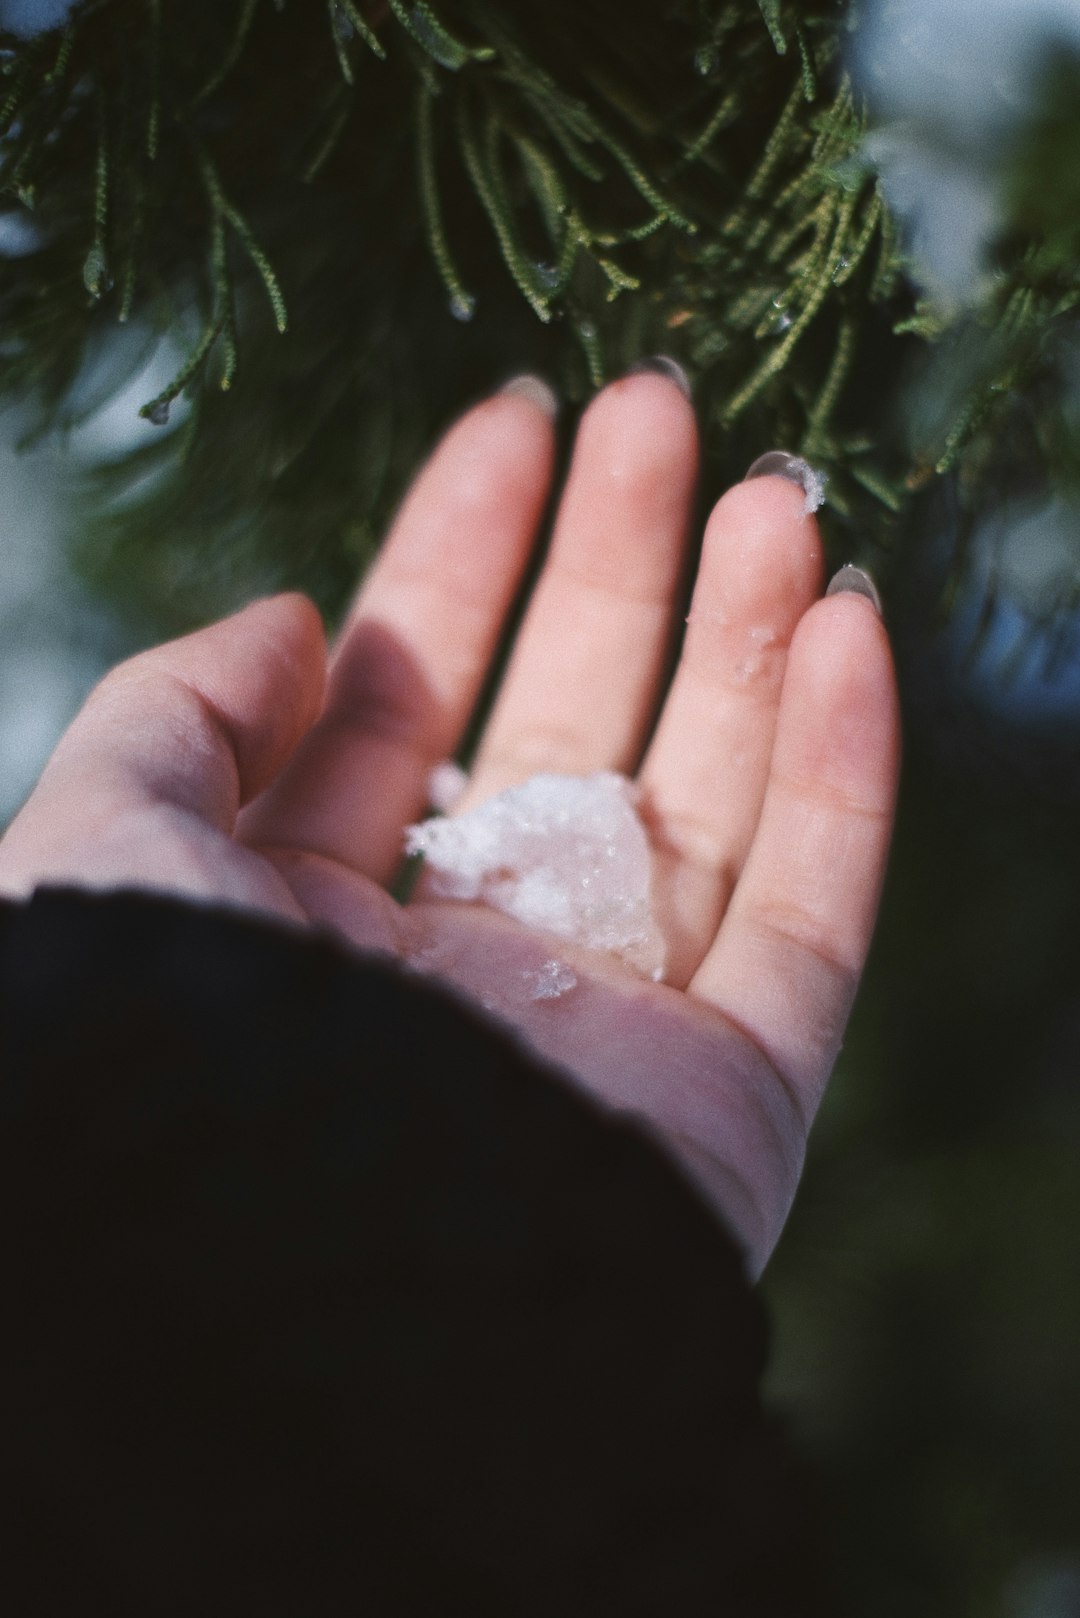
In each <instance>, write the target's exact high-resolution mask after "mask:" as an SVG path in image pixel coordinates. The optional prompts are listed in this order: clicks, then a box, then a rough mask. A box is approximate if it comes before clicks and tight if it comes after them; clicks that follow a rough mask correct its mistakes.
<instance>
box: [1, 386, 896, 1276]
mask: <svg viewBox="0 0 1080 1618" xmlns="http://www.w3.org/2000/svg"><path fill="white" fill-rule="evenodd" d="M546 403H547V402H546V399H545V396H544V392H543V390H542V388H540V387H539V386H538V385H537V384H534V383H532V382H531V381H529V380H526V381H524V382H523V383H519V384H516V385H513V386H511V387H510V388H508V389H507V390H504V391H503V392H502V393H500V394H497V395H496V396H495V397H494V398H492V399H489V400H487V401H486V402H484V403H483V404H481V405H478V406H477V407H476V408H475V409H473V410H472V411H470V412H469V413H468V414H467V415H466V416H465V417H463V418H462V420H460V421H459V422H458V423H457V424H456V425H455V426H454V427H453V428H452V429H451V430H450V432H449V433H448V434H447V435H446V437H445V438H444V440H443V441H442V443H441V444H440V445H439V447H438V448H437V450H436V451H435V453H434V455H433V456H432V458H431V459H430V461H429V462H428V464H427V465H426V467H425V468H424V469H423V471H422V472H421V474H420V476H419V477H418V479H417V481H416V483H415V484H414V486H413V488H412V490H411V491H410V493H409V495H408V497H407V499H406V501H405V503H404V505H403V507H402V510H401V512H400V514H399V516H398V518H397V521H396V522H395V525H394V528H393V531H392V532H391V534H390V536H389V538H388V540H387V542H386V545H385V546H384V547H383V550H382V552H381V553H380V556H379V558H378V561H377V562H376V564H375V566H374V567H373V569H372V570H371V572H370V573H369V575H368V577H367V579H366V580H365V582H364V585H363V587H362V589H361V591H360V594H359V597H358V599H357V602H356V604H355V606H354V608H353V610H352V612H351V614H350V616H349V618H348V620H347V622H346V624H345V625H344V628H343V630H342V632H341V635H340V637H339V640H338V643H337V646H336V648H335V650H334V652H333V655H332V657H331V659H330V662H329V669H327V658H326V651H325V646H324V642H323V637H322V629H321V625H320V623H319V620H318V617H317V614H316V613H315V610H314V608H313V607H312V606H311V605H310V603H308V602H306V601H305V600H304V598H302V597H299V596H283V597H278V598H275V599H273V600H270V601H263V602H258V603H256V604H255V605H254V606H252V607H249V608H248V609H246V611H244V612H242V613H239V614H237V615H236V616H235V617H233V618H231V619H227V620H225V621H224V622H222V623H220V624H217V625H214V626H212V627H211V628H209V629H206V630H202V631H200V632H198V633H197V634H195V635H191V636H188V637H186V638H185V639H183V640H180V641H176V642H173V643H172V644H170V645H167V646H163V647H160V648H157V649H156V650H154V651H152V652H148V653H145V654H143V655H142V656H141V657H138V658H134V659H132V660H131V661H130V662H128V663H126V664H124V665H122V666H121V667H120V668H118V669H117V670H114V671H113V673H112V674H110V675H109V676H107V678H106V679H105V680H104V681H103V682H102V684H101V685H100V686H99V687H98V688H97V690H96V691H95V692H94V693H93V695H92V696H91V698H90V700H89V702H88V703H87V705H86V707H85V708H84V710H83V712H82V714H81V715H80V716H79V718H78V719H77V720H76V721H75V723H74V724H73V726H72V727H71V729H70V730H69V732H68V733H67V735H66V736H65V738H64V739H63V741H62V742H61V744H60V746H59V747H58V749H57V751H56V753H55V754H54V756H53V759H52V760H51V762H50V764H49V766H48V767H47V769H46V771H45V773H44V775H43V776H42V779H41V782H40V783H39V785H38V787H37V789H36V790H35V792H34V794H33V795H32V797H31V798H30V800H29V802H28V803H27V805H26V807H25V808H24V809H23V811H22V813H21V814H20V815H19V816H18V817H17V819H16V820H15V822H14V823H13V825H12V827H11V828H10V829H9V832H8V834H7V835H6V837H5V838H4V840H3V842H2V843H0V890H2V891H4V892H7V893H12V894H20V893H26V892H28V891H30V890H31V889H32V888H33V887H35V886H37V885H39V884H41V883H46V882H59V881H66V882H75V883H78V884H81V885H84V886H92V887H119V886H124V885H139V886H143V887H153V888H157V889H161V890H165V891H171V892H178V893H182V894H186V895H188V896H192V897H197V898H204V899H210V900H219V901H222V902H226V903H229V904H234V905H240V906H244V907H248V908H253V909H258V910H260V911H263V912H266V913H270V914H273V915H276V916H278V917H281V918H283V919H286V920H288V921H291V922H294V923H300V924H309V923H317V924H321V925H326V926H330V927H333V928H334V929H336V930H337V931H338V932H340V933H341V934H343V935H344V936H345V937H346V938H348V939H349V940H350V941H351V942H352V943H354V944H356V945H359V946H361V947H364V948H374V949H378V950H382V951H389V952H392V953H393V954H395V955H396V956H397V957H398V958H399V959H401V960H402V961H403V963H405V964H406V965H407V966H409V967H411V968H413V969H416V970H418V971H422V972H426V973H429V974H433V975H434V976H436V977H438V978H441V979H443V980H446V981H448V982H450V983H452V984H454V985H455V986H456V987H458V988H459V989H461V990H463V991H464V992H466V993H467V994H468V995H469V996H471V997H472V998H474V999H476V1000H477V1001H479V1002H481V1003H482V1004H483V1005H484V1006H485V1007H486V1008H487V1009H488V1010H489V1011H491V1012H493V1013H494V1014H496V1015H498V1016H500V1017H501V1018H503V1019H504V1020H507V1021H509V1022H511V1023H512V1024H513V1025H514V1026H515V1027H517V1028H518V1029H519V1030H520V1032H521V1034H522V1035H523V1036H524V1038H525V1039H526V1040H527V1041H528V1042H529V1043H530V1044H532V1045H533V1046H534V1047H535V1048H537V1049H538V1050H539V1051H541V1052H542V1053H543V1055H544V1056H546V1057H547V1058H549V1059H550V1060H552V1061H553V1062H555V1063H557V1064H558V1065H559V1066H560V1067H562V1068H563V1069H564V1070H565V1071H567V1072H568V1073H569V1074H571V1075H573V1076H574V1077H575V1078H576V1079H577V1080H578V1081H580V1082H581V1083H582V1084H583V1085H585V1086H586V1087H587V1088H588V1089H590V1090H591V1091H592V1092H593V1093H594V1094H595V1095H597V1096H598V1097H599V1098H601V1099H602V1100H603V1101H605V1102H607V1103H610V1104H611V1105H613V1106H616V1107H619V1108H623V1109H627V1110H630V1111H633V1112H635V1113H637V1114H639V1115H640V1116H641V1117H642V1118H643V1119H645V1120H646V1121H647V1122H648V1123H649V1125H650V1126H651V1127H652V1128H654V1129H655V1130H656V1131H657V1132H658V1133H659V1135H660V1136H661V1138H662V1139H663V1140H664V1141H665V1142H666V1143H668V1145H669V1146H670V1148H671V1149H672V1150H673V1151H674V1152H675V1153H676V1154H677V1156H678V1157H679V1158H680V1160H681V1161H682V1162H683V1163H684V1165H685V1166H686V1167H687V1168H688V1170H689V1171H690V1172H691V1174H692V1175H693V1176H694V1178H695V1179H696V1180H697V1181H698V1183H699V1184H700V1185H701V1186H702V1187H703V1188H704V1189H705V1191H706V1192H707V1194H708V1195H709V1196H710V1197H711V1198H712V1199H713V1201H714V1202H715V1204H716V1205H717V1206H718V1208H719V1209H720V1211H721V1212H722V1214H723V1215H724V1217H725V1218H726V1219H727V1221H728V1223H729V1224H730V1225H731V1227H732V1228H733V1229H734V1231H735V1232H736V1234H737V1235H738V1236H739V1237H740V1239H741V1240H742V1242H743V1244H744V1246H745V1248H746V1250H747V1253H748V1255H749V1259H750V1262H751V1264H752V1266H753V1268H754V1269H759V1268H760V1267H761V1265H762V1264H763V1263H764V1262H765V1259H766V1258H767V1256H768V1254H769V1252H770V1251H771V1248H772V1246H773V1244H774V1243H775V1240H776V1238H777V1235H778V1234H779V1231H780V1228H781V1225H782V1223H783V1220H784V1218H785V1216H786V1213H787V1210H788V1207H789V1205H790V1202H791V1198H792V1196H793V1194H794V1191H795V1186H796V1184H797V1181H798V1175H799V1170H800V1167H801V1163H802V1156H803V1150H804V1147H805V1141H806V1134H807V1131H808V1129H809V1125H810V1122H811V1120H812V1117H813V1114H814V1111H815V1109H816V1106H817V1104H818V1101H819V1099H820V1096H821V1093H822V1090H823V1088H824V1085H825V1081H826V1079H827V1078H828V1075H829V1072H830V1070H831V1067H832V1064H833V1062H834V1060H835V1056H836V1052H837V1049H838V1047H839V1043H840V1039H841V1036H842V1032H843V1029H844V1025H845V1023H846V1020H847V1017H848V1013H849V1011H850V1007H851V1001H852V998H853V995H854V992H855V988H856V985H857V982H858V978H859V974H860V972H861V969H862V964H863V960H864V957H865V954H866V949H867V946H868V943H869V939H870V933H871V929H872V925H873V918H874V914H875V911H876V906H877V900H878V894H879V890H880V884H881V878H882V873H883V868H884V862H885V856H886V851H887V846H888V840H889V834H890V829H891V822H892V812H893V800H894V794H895V782H896V772H897V760H898V750H899V744H898V727H897V717H896V698H895V687H894V680H893V674H892V665H891V660H890V656H889V650H888V643H887V639H886V636H885V632H884V628H883V626H882V623H881V620H880V618H879V616H878V613H877V611H876V610H875V608H874V606H873V605H872V604H871V602H870V601H868V600H867V599H866V598H865V597H864V596H863V595H860V594H858V593H857V592H844V593H840V594H835V595H830V596H828V597H827V598H824V599H819V598H820V595H821V587H822V578H821V570H822V559H821V549H820V542H819V538H818V534H817V528H816V524H815V522H814V520H813V518H812V517H809V516H807V515H806V514H805V512H804V509H803V507H804V502H803V495H802V492H801V491H800V490H799V489H798V488H796V487H795V486H794V485H793V484H792V483H790V482H788V481H785V480H784V479H782V478H778V477H762V478H755V479H754V480H753V481H750V482H747V483H744V484H741V485H739V486H738V487H737V488H735V489H733V490H732V491H730V492H729V493H728V494H727V495H726V496H725V497H724V499H723V500H721V501H720V503H719V504H718V506H717V507H716V508H715V510H714V511H713V513H712V515H711V517H710V518H709V521H708V524H707V527H706V531H705V537H704V542H703V545H702V546H701V550H700V563H699V567H698V574H697V579H696V583H695V585H694V589H693V595H692V600H691V605H690V614H689V622H688V626H687V629H686V634H685V639H684V640H683V643H682V647H681V653H680V655H679V657H678V659H677V662H676V663H675V667H674V672H672V667H671V665H672V652H673V649H674V648H675V646H676V644H677V640H678V635H677V631H678V630H679V629H680V628H681V627H682V626H681V617H682V615H683V614H684V612H685V607H684V585H685V579H686V568H687V563H688V559H689V557H690V556H691V555H692V554H697V547H696V546H694V545H693V543H692V541H693V538H694V536H693V535H692V533H691V531H690V515H691V509H692V503H693V495H694V486H695V480H696V475H697V453H698V452H697V436H696V429H695V424H694V418H693V412H692V410H691V407H690V405H689V403H688V402H687V400H686V398H685V396H684V394H683V392H682V391H681V389H680V388H679V387H678V385H677V384H676V383H675V382H674V381H673V380H672V379H671V377H670V376H668V375H665V374H663V373H662V372H659V371H652V372H641V373H638V374H634V375H632V376H630V377H627V378H625V379H624V380H623V381H621V382H617V383H614V384H612V385H611V386H610V387H608V388H606V389H605V390H604V391H603V392H602V393H601V394H600V395H599V396H598V397H597V399H596V400H594V402H593V403H592V405H591V406H590V408H589V410H588V411H587V412H586V414H585V416H584V418H583V421H582V425H581V428H580V430H579V434H578V440H577V444H576V447H575V451H574V456H573V461H572V465H571V469H570V473H569V476H568V479H567V484H566V487H565V490H564V491H563V493H562V497H561V501H560V504H559V508H558V513H557V516H556V520H555V525H554V532H553V537H552V541H551V545H550V549H549V552H548V555H547V557H546V559H545V562H544V566H543V568H542V570H541V571H540V573H539V576H538V579H537V582H536V584H535V587H534V589H533V591H532V594H531V597H530V600H529V605H528V609H527V611H526V613H525V616H524V619H523V622H522V626H521V629H520V631H519V633H518V635H517V637H516V640H515V643H514V648H513V652H512V656H511V658H510V661H509V664H508V667H507V670H506V673H505V675H504V677H503V680H502V683H501V686H500V689H499V693H498V696H497V698H496V700H495V702H494V705H493V708H492V711H491V716H490V719H489V720H488V722H487V725H486V727H485V730H484V733H483V735H482V737H481V740H480V743H479V745H478V748H477V751H476V756H475V760H474V764H473V769H472V775H471V780H470V786H469V790H468V795H467V800H466V804H465V805H463V807H465V806H467V805H471V804H475V803H477V802H479V801H482V800H483V799H485V798H487V797H489V796H491V795H492V794H493V793H496V792H498V791H501V790H502V789H503V788H505V787H507V786H509V785H511V784H514V783H516V782H519V781H521V780H524V779H525V778H527V777H529V776H531V775H533V774H536V773H538V772H541V771H543V772H561V773H567V774H574V775H582V774H589V773H592V772H594V771H597V770H602V769H607V770H618V771H623V772H626V773H627V774H630V775H633V776H635V777H636V779H637V782H638V784H639V787H640V790H641V805H642V809H641V812H642V818H643V820H644V822H645V824H646V826H647V829H648V831H649V834H650V837H651V839H652V844H653V849H654V853H655V856H656V881H655V899H656V911H657V915H658V918H659V920H660V923H661V926H662V928H663V931H664V934H665V937H666V940H667V946H668V968H667V972H666V981H665V982H664V983H662V984H654V983H651V982H646V981H645V980H643V979H642V978H640V977H638V976H636V975H635V974H634V973H633V972H632V971H631V970H630V969H629V968H626V967H624V966H623V965H622V964H621V963H620V962H618V961H617V960H615V959H613V958H611V957H606V956H599V955H595V954H590V953H589V952H586V951H583V950H581V949H575V948H573V947H572V946H570V945H568V944H566V943H564V942H562V941H561V940H560V941H558V942H557V943H555V944H553V942H552V940H550V939H545V938H544V937H541V936H539V935H537V934H535V933H533V932H531V931H529V930H528V929H526V928H524V927H522V926H520V925H518V924H517V923H515V922H513V921H512V920H510V919H509V918H507V917H505V916H502V915H499V914H497V913H495V912H493V911H491V910H489V909H486V908H485V907H483V906H479V905H468V904H461V903H451V902H447V901H442V900H437V899H432V898H430V897H424V895H423V888H422V885H421V890H420V895H419V896H418V897H416V898H415V899H414V900H413V901H411V902H410V903H409V904H408V905H406V906H404V907H402V906H399V905H397V904H396V903H395V902H394V901H393V900H392V899H391V898H390V896H389V894H388V892H387V889H386V884H388V883H389V882H390V881H391V880H392V878H393V876H394V874H395V872H396V870H397V869H398V866H399V863H400V859H401V849H402V832H403V828H404V827H405V825H406V824H408V823H409V822H411V821H414V820H416V819H417V818H418V817H419V816H420V815H421V814H422V813H423V811H424V808H425V800H426V792H427V782H428V777H429V774H430V771H431V768H432V765H433V764H434V763H436V762H437V761H438V760H440V759H443V758H446V757H448V756H450V755H452V754H453V753H454V752H455V750H456V749H457V748H458V747H459V745H460V742H461V738H462V736H463V733H464V732H465V730H466V727H467V726H468V723H469V720H470V717H471V715H472V713H473V711H474V709H475V707H476V705H477V702H478V700H479V698H480V695H481V691H482V688H483V686H484V683H485V680H486V678H487V676H488V674H489V671H490V666H491V663H492V660H493V658H494V656H495V654H496V649H497V647H498V645H499V643H500V640H501V638H502V636H503V632H504V628H505V624H506V620H507V616H508V614H509V612H510V611H511V608H512V605H513V603H514V600H515V598H516V596H517V595H518V593H519V591H520V587H521V585H522V581H523V578H524V575H525V573H526V570H527V568H528V566H529V563H530V559H531V556H532V553H533V550H534V546H535V543H536V539H537V533H538V530H539V528H540V525H541V522H542V518H543V514H544V511H545V508H546V505H547V502H548V500H549V497H550V493H551V484H552V478H553V462H554V431H553V424H552V420H551V412H550V410H549V409H548V408H546ZM552 954H556V955H557V956H558V958H559V960H560V961H565V962H568V963H569V964H570V965H571V966H572V967H573V971H574V973H575V975H576V978H577V984H576V987H575V988H574V989H573V991H572V992H571V993H568V994H566V995H563V996H562V997H560V998H558V999H552V1000H543V999H539V1000H538V999H536V998H534V997H533V996H532V995H531V994H530V992H529V988H528V984H529V981H530V974H531V973H534V972H535V971H537V970H538V969H539V968H540V967H541V966H542V965H543V963H544V962H545V961H546V960H548V959H549V958H550V957H551V955H552Z"/></svg>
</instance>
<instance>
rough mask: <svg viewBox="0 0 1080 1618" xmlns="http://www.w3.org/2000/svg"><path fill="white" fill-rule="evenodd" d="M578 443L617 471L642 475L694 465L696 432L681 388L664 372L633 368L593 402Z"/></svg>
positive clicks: (691, 411)
mask: <svg viewBox="0 0 1080 1618" xmlns="http://www.w3.org/2000/svg"><path fill="white" fill-rule="evenodd" d="M580 432H581V437H582V440H583V441H588V443H589V447H590V449H592V450H597V449H599V450H601V451H603V452H606V453H607V455H608V457H609V458H613V459H614V460H615V462H616V464H617V466H619V467H620V468H621V467H623V466H625V467H626V468H627V470H628V471H632V472H636V473H639V474H640V473H641V472H643V471H647V470H649V469H653V468H655V469H657V470H661V469H663V470H666V469H667V468H668V467H670V466H671V465H672V463H673V462H677V463H680V464H684V465H685V464H686V462H687V460H688V459H691V460H692V463H693V465H694V467H695V468H696V465H697V455H698V430H697V417H696V415H695V413H694V407H693V404H692V403H691V401H690V397H689V394H688V392H687V391H686V390H685V388H684V387H683V386H682V385H681V384H680V383H679V382H678V381H677V380H676V379H675V378H674V377H673V376H671V375H670V374H669V373H668V372H667V371H665V370H658V369H655V368H653V367H651V366H650V367H648V368H645V369H639V368H635V369H634V370H633V371H631V372H629V373H628V374H627V375H626V376H624V377H620V378H619V380H618V381H615V382H609V383H608V385H607V387H605V388H603V389H601V391H600V392H599V393H598V394H597V395H596V397H595V398H594V399H593V400H592V401H591V403H590V404H589V406H588V408H587V409H586V411H585V414H584V415H583V417H582V421H581V429H580Z"/></svg>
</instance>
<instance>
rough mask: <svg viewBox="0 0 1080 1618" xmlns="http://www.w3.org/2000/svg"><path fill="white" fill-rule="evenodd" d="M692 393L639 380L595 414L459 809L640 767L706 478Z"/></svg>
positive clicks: (669, 383) (600, 401)
mask: <svg viewBox="0 0 1080 1618" xmlns="http://www.w3.org/2000/svg"><path fill="white" fill-rule="evenodd" d="M684 387H685V383H684V382H683V381H682V379H681V374H680V376H679V377H678V379H677V377H676V375H675V374H674V373H673V372H672V371H668V370H650V371H640V372H637V373H633V374H631V375H630V376H628V377H625V378H623V380H622V381H620V382H615V383H612V384H611V385H610V386H609V387H607V388H605V389H604V391H603V392H602V393H601V394H599V395H598V397H597V398H596V399H595V400H594V401H593V403H592V404H591V405H590V406H589V409H588V410H587V411H586V412H585V415H584V417H583V419H582V423H581V427H580V429H579V432H578V438H577V443H576V445H575V449H574V455H573V461H572V465H571V468H570V475H569V478H568V480H567V485H566V492H565V494H564V495H563V499H562V503H561V505H560V508H559V514H558V517H557V520H556V524H555V531H554V534H553V537H552V542H551V550H550V553H549V556H548V559H547V562H546V564H545V566H544V569H543V572H542V574H541V576H540V580H539V582H538V584H537V587H536V590H535V592H534V594H533V598H532V600H531V602H530V604H529V608H528V611H527V613H526V616H525V621H524V623H523V625H522V628H521V632H520V634H519V636H518V639H517V643H516V645H515V648H514V652H513V655H512V657H511V660H510V664H509V667H508V669H507V673H506V677H505V679H504V681H503V685H502V690H501V693H500V695H499V698H498V700H497V702H496V704H495V708H494V711H493V713H492V716H491V719H490V721H489V722H488V725H487V728H486V730H485V733H484V736H483V738H482V740H481V744H480V748H479V751H478V754H477V758H476V761H475V765H474V768H473V774H472V779H471V782H470V785H469V789H468V792H467V793H466V795H465V798H464V799H463V801H462V803H461V805H459V806H458V807H459V808H468V807H471V806H472V805H474V804H476V803H479V802H482V801H483V800H484V799H486V798H489V797H491V796H493V795H494V794H495V793H497V792H501V791H503V790H504V789H505V788H506V787H509V786H514V785H517V784H518V783H519V782H521V781H523V780H525V779H527V778H528V777H529V776H531V775H534V774H536V773H537V772H538V771H551V772H555V773H559V774H568V775H586V774H589V773H591V772H592V771H595V770H601V769H610V770H622V771H627V772H629V771H632V770H633V769H634V768H635V766H636V764H637V760H638V758H639V757H640V754H641V750H642V748H643V746H644V742H645V739H646V736H647V735H648V731H649V729H650V727H651V724H652V721H653V717H654V712H655V707H656V703H657V699H658V696H659V686H660V681H661V677H662V675H663V672H664V667H665V663H666V658H667V654H668V650H669V647H670V645H671V637H672V633H673V629H674V623H675V611H674V607H675V602H676V600H677V598H678V595H679V591H680V587H681V580H682V574H683V567H684V563H685V557H686V547H687V540H688V531H689V519H690V511H691V505H692V501H693V493H694V485H695V481H696V478H697V463H698V441H697V429H696V426H695V422H694V413H693V409H692V406H691V404H690V401H689V398H688V397H687V393H686V391H684Z"/></svg>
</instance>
